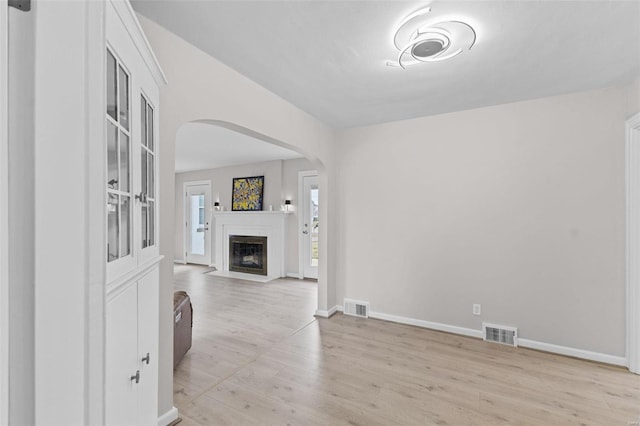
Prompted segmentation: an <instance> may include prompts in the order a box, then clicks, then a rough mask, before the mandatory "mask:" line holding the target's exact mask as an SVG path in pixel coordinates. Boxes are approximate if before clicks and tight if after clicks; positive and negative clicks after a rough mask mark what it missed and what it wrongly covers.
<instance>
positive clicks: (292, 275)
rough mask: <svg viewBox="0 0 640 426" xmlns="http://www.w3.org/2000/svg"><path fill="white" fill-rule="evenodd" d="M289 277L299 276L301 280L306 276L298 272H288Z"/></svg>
mask: <svg viewBox="0 0 640 426" xmlns="http://www.w3.org/2000/svg"><path fill="white" fill-rule="evenodd" d="M286 276H287V278H297V279H299V280H301V279H303V278H304V277H303V276H302V274H299V273H297V272H287V274H286Z"/></svg>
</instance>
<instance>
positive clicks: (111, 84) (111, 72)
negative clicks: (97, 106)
mask: <svg viewBox="0 0 640 426" xmlns="http://www.w3.org/2000/svg"><path fill="white" fill-rule="evenodd" d="M117 97H118V93H117V84H116V58H114V57H113V55H112V54H111V52H109V51H108V50H107V114H108V115H109V116H110V117H111V118H113V119H114V120H118V106H117V104H116V99H117Z"/></svg>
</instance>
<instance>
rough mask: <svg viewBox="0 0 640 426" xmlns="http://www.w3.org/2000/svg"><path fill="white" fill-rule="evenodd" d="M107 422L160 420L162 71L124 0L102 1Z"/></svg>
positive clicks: (130, 422)
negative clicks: (159, 330) (158, 417)
mask: <svg viewBox="0 0 640 426" xmlns="http://www.w3.org/2000/svg"><path fill="white" fill-rule="evenodd" d="M105 12H106V14H105V16H106V21H105V22H106V39H107V45H106V46H105V66H106V72H105V78H106V82H105V90H106V92H107V93H106V106H105V133H106V138H105V139H106V144H105V149H106V154H107V155H106V159H107V164H106V173H105V180H104V185H105V186H104V188H105V206H106V208H105V225H106V229H105V231H106V235H107V247H106V259H105V263H106V268H107V284H106V299H107V309H106V312H107V317H106V342H105V343H106V351H105V361H106V387H105V393H106V394H105V400H106V401H105V402H106V407H105V418H106V422H107V424H127V425H129V424H131V425H147V424H155V423H157V414H158V413H157V393H158V389H157V383H158V364H157V362H158V324H159V323H158V300H159V299H158V294H159V272H158V263H159V261H160V260H161V256H159V247H158V220H159V213H158V208H157V206H158V204H157V203H158V198H157V194H158V189H157V178H156V177H157V169H158V159H157V153H158V137H157V135H158V112H159V109H158V104H159V99H160V94H159V86H160V85H162V84H165V83H166V81H165V80H164V76H163V74H162V71H161V70H160V67H159V66H158V64H157V62H156V60H155V56H154V55H153V52H152V51H151V49H150V47H149V45H148V43H147V41H146V38H145V37H144V34H143V33H142V30H141V27H140V25H139V23H138V22H137V17H136V15H135V13H134V12H133V9H132V8H131V6H130V5H129V3H128V2H125V1H119V0H109V1H107V2H106V11H105Z"/></svg>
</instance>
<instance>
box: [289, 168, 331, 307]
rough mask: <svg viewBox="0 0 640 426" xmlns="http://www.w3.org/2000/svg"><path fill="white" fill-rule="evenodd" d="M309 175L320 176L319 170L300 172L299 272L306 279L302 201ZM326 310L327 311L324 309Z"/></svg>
mask: <svg viewBox="0 0 640 426" xmlns="http://www.w3.org/2000/svg"><path fill="white" fill-rule="evenodd" d="M309 176H318V179H319V178H320V177H319V175H318V171H317V170H303V171H300V172H298V228H297V230H296V232H297V233H298V273H299V274H300V276H301V277H302V278H300V279H304V250H303V249H302V247H304V236H303V235H302V228H303V227H304V212H303V210H302V208H301V207H302V203H303V202H304V178H305V177H309ZM323 312H326V311H323Z"/></svg>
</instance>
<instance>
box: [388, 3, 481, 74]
mask: <svg viewBox="0 0 640 426" xmlns="http://www.w3.org/2000/svg"><path fill="white" fill-rule="evenodd" d="M429 12H431V8H430V7H425V8H423V9H420V10H417V11H415V12H413V13H412V14H410V15H409V16H407V17H406V18H404V19H403V20H402V21H401V22H400V24H399V25H398V29H397V30H396V32H395V35H394V36H393V44H394V45H395V47H396V49H398V52H399V53H398V58H397V59H396V60H395V61H387V65H388V66H392V67H400V68H406V67H407V66H410V65H416V64H419V63H422V62H438V61H444V60H446V59H450V58H453V57H454V56H458V55H459V54H460V53H462V52H463V51H464V50H465V49H467V50H471V48H472V47H473V45H474V44H475V42H476V32H475V30H474V29H473V28H472V27H471V25H469V24H467V23H465V22H462V21H439V22H433V23H429V22H427V21H426V15H427V13H429Z"/></svg>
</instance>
